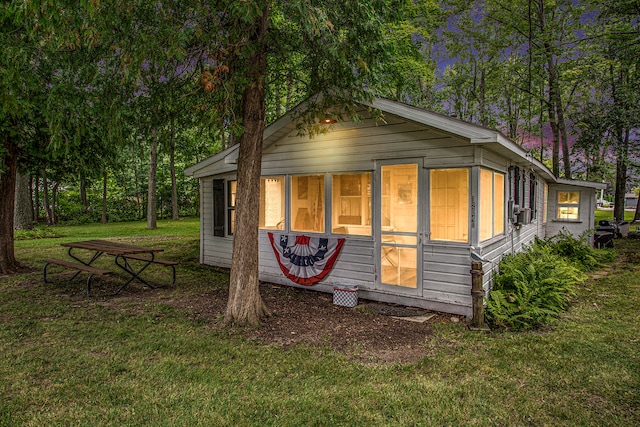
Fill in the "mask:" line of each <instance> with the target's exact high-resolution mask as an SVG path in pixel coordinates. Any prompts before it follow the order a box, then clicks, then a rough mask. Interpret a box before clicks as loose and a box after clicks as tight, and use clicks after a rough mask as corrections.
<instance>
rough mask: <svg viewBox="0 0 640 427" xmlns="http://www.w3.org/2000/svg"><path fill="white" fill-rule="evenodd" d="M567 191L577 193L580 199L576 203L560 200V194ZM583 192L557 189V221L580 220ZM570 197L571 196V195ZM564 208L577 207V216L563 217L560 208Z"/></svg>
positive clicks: (567, 192)
mask: <svg viewBox="0 0 640 427" xmlns="http://www.w3.org/2000/svg"><path fill="white" fill-rule="evenodd" d="M562 193H565V194H571V193H575V194H577V195H578V201H577V202H576V203H569V202H564V203H563V202H560V194H562ZM580 193H581V192H580V191H579V190H578V191H571V190H557V191H556V218H555V219H556V221H566V222H576V221H580V196H581V194H580ZM569 199H570V196H569ZM562 208H575V209H576V214H575V216H576V217H575V218H562V217H561V216H560V209H562Z"/></svg>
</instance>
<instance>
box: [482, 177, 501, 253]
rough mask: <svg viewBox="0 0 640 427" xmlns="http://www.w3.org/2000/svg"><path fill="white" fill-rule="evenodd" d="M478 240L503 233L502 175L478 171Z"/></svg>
mask: <svg viewBox="0 0 640 427" xmlns="http://www.w3.org/2000/svg"><path fill="white" fill-rule="evenodd" d="M479 199H480V240H481V241H482V240H487V239H490V238H492V237H493V236H497V235H498V234H502V233H503V232H504V175H503V174H501V173H496V172H492V171H490V170H488V169H480V197H479Z"/></svg>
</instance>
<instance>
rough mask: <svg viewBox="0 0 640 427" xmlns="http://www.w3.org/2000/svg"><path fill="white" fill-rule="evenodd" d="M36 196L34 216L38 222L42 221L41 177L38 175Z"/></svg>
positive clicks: (36, 178) (35, 186) (34, 189)
mask: <svg viewBox="0 0 640 427" xmlns="http://www.w3.org/2000/svg"><path fill="white" fill-rule="evenodd" d="M34 178H35V179H34V182H35V185H34V188H33V191H34V198H35V203H34V205H35V206H34V208H33V218H34V220H35V221H36V222H38V221H40V178H38V177H37V176H35V177H34Z"/></svg>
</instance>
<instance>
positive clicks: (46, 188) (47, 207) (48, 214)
mask: <svg viewBox="0 0 640 427" xmlns="http://www.w3.org/2000/svg"><path fill="white" fill-rule="evenodd" d="M41 171H42V197H43V198H44V200H43V203H44V215H45V224H47V225H53V218H52V216H51V205H50V204H49V182H48V180H47V169H46V168H44V167H43V168H42V169H41Z"/></svg>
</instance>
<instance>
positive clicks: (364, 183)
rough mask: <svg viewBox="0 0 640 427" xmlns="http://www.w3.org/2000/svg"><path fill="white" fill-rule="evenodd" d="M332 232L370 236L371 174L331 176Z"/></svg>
mask: <svg viewBox="0 0 640 427" xmlns="http://www.w3.org/2000/svg"><path fill="white" fill-rule="evenodd" d="M332 193H333V194H332V211H333V212H332V213H331V221H332V231H333V232H334V233H338V234H358V235H363V236H370V235H371V173H369V172H367V173H360V174H348V175H346V174H345V175H333V185H332Z"/></svg>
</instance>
